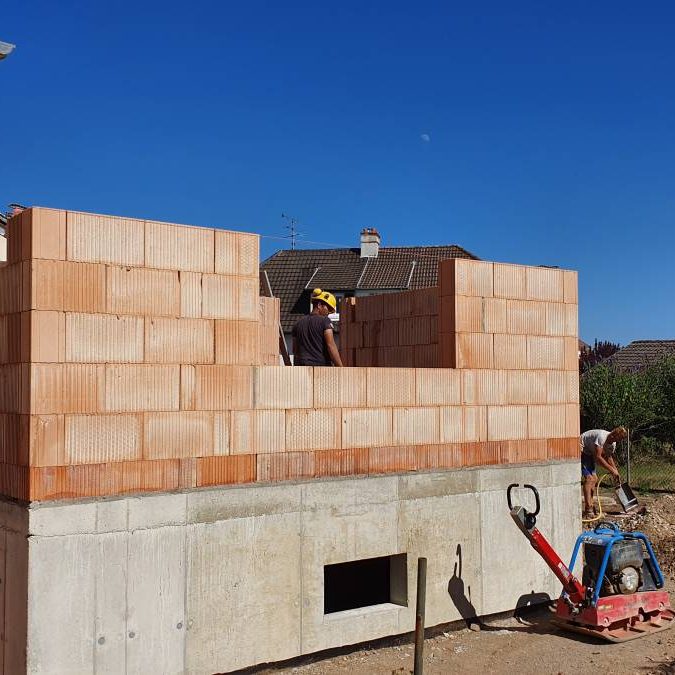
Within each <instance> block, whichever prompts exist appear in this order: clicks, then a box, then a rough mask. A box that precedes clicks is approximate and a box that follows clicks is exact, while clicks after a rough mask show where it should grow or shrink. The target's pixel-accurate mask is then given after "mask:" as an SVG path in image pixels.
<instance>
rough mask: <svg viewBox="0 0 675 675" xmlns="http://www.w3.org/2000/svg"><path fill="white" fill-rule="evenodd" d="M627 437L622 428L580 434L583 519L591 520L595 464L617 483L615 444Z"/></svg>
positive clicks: (595, 430)
mask: <svg viewBox="0 0 675 675" xmlns="http://www.w3.org/2000/svg"><path fill="white" fill-rule="evenodd" d="M627 435H628V432H627V431H626V430H625V429H624V428H623V427H617V428H616V429H612V431H605V430H604V429H590V430H589V431H584V433H583V434H581V439H580V442H581V475H582V477H583V481H584V518H585V519H589V518H593V516H594V511H593V498H594V496H595V488H596V487H597V484H598V476H597V474H596V472H595V467H596V464H599V465H600V466H602V467H604V468H605V469H607V471H608V472H609V473H610V474H612V476H614V479H615V480H616V481H617V482H619V481H620V476H619V469H618V468H617V466H616V461H615V459H614V457H615V454H616V443H617V441H621V440H623V439H624V438H626V436H627Z"/></svg>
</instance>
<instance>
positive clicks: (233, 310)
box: [202, 274, 257, 319]
mask: <svg viewBox="0 0 675 675" xmlns="http://www.w3.org/2000/svg"><path fill="white" fill-rule="evenodd" d="M239 279H240V277H226V276H220V275H216V274H204V275H203V276H202V316H203V317H204V318H208V319H238V318H239V296H240V294H239V286H240V284H239ZM256 311H257V310H256Z"/></svg>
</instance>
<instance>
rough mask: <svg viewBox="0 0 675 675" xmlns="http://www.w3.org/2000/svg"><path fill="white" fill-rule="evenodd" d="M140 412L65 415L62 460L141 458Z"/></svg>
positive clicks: (98, 461)
mask: <svg viewBox="0 0 675 675" xmlns="http://www.w3.org/2000/svg"><path fill="white" fill-rule="evenodd" d="M141 428H142V424H141V416H140V415H66V416H65V452H64V459H65V461H63V462H61V463H62V464H100V463H102V462H121V461H124V460H128V461H131V460H136V459H141V447H142V444H141V439H142V433H141Z"/></svg>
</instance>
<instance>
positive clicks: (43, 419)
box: [25, 415, 66, 466]
mask: <svg viewBox="0 0 675 675" xmlns="http://www.w3.org/2000/svg"><path fill="white" fill-rule="evenodd" d="M25 417H26V419H27V420H28V423H29V425H30V426H29V429H30V430H29V434H30V440H29V444H30V450H29V462H30V465H31V466H57V465H59V464H65V463H66V458H65V422H64V416H63V415H30V416H25Z"/></svg>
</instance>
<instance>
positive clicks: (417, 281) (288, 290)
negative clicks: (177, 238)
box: [260, 245, 478, 332]
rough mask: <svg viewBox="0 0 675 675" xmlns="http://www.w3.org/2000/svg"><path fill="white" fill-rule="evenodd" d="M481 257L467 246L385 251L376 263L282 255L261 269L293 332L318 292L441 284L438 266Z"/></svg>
mask: <svg viewBox="0 0 675 675" xmlns="http://www.w3.org/2000/svg"><path fill="white" fill-rule="evenodd" d="M446 258H469V259H472V260H478V258H477V257H476V256H475V255H473V253H469V251H467V250H465V249H463V248H462V247H461V246H455V245H449V246H395V247H381V248H380V250H379V253H378V256H377V257H376V258H362V257H361V249H360V248H330V249H296V250H283V251H277V253H275V254H274V255H273V256H271V257H269V258H267V260H264V261H263V262H262V263H261V264H260V270H261V271H262V270H265V271H266V272H267V275H268V277H269V280H270V286H271V287H272V293H273V294H274V295H275V296H277V297H278V298H280V301H281V325H282V327H283V329H284V331H287V332H288V331H290V330H291V329H292V327H293V324H294V323H295V322H296V321H297V320H298V319H299V318H300V317H301V316H303V315H305V314H306V313H307V310H308V307H309V296H310V294H311V292H312V289H314V288H322V289H324V290H326V291H332V292H335V291H338V292H345V291H349V292H356V291H369V292H374V291H382V292H387V291H404V290H412V289H415V288H428V287H429V286H436V284H437V283H438V262H439V260H445V259H446Z"/></svg>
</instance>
